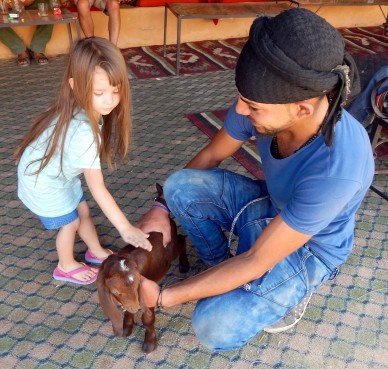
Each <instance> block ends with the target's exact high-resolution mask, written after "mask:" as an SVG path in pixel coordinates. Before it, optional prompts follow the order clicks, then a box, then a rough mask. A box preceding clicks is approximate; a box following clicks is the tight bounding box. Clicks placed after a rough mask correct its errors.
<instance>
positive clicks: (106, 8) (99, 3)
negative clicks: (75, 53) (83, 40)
mask: <svg viewBox="0 0 388 369" xmlns="http://www.w3.org/2000/svg"><path fill="white" fill-rule="evenodd" d="M74 3H75V5H76V6H77V10H78V18H79V23H80V25H81V28H82V31H83V33H84V35H85V37H92V36H94V24H93V19H92V14H91V12H90V8H91V7H92V5H93V6H95V7H96V8H98V9H100V10H102V11H103V12H104V13H105V14H107V15H108V17H109V21H108V31H109V41H110V42H112V43H113V44H114V45H116V46H117V41H118V39H119V34H120V25H121V19H120V0H74Z"/></svg>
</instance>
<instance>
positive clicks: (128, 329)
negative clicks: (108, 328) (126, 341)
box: [122, 311, 134, 337]
mask: <svg viewBox="0 0 388 369" xmlns="http://www.w3.org/2000/svg"><path fill="white" fill-rule="evenodd" d="M133 322H134V318H133V314H132V313H130V312H128V311H126V312H124V319H123V336H122V337H128V336H130V335H131V333H132V331H133Z"/></svg>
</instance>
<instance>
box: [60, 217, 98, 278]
mask: <svg viewBox="0 0 388 369" xmlns="http://www.w3.org/2000/svg"><path fill="white" fill-rule="evenodd" d="M79 225H80V220H79V219H76V220H75V221H74V222H71V223H70V224H66V225H65V226H63V227H62V228H61V229H60V230H59V232H58V234H57V239H56V248H57V252H58V259H59V260H58V267H59V269H61V270H62V271H64V272H71V271H73V270H75V269H78V268H81V267H82V266H83V264H81V263H80V262H78V261H76V260H75V259H74V240H75V234H76V232H77V229H78V227H79ZM96 274H97V269H95V268H91V269H89V270H86V271H83V272H80V273H77V274H74V275H73V277H74V278H76V279H79V280H81V281H87V280H89V279H90V278H92V277H93V276H94V275H96Z"/></svg>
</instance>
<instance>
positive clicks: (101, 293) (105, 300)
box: [97, 278, 117, 318]
mask: <svg viewBox="0 0 388 369" xmlns="http://www.w3.org/2000/svg"><path fill="white" fill-rule="evenodd" d="M97 293H98V300H99V302H100V305H101V308H102V311H103V312H104V314H105V316H106V317H108V318H109V312H110V311H111V309H112V306H113V305H114V307H115V308H117V307H116V304H114V302H113V299H112V295H111V293H110V291H109V289H108V287H106V286H105V283H104V281H103V279H102V278H97Z"/></svg>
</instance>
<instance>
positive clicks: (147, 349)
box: [142, 341, 156, 354]
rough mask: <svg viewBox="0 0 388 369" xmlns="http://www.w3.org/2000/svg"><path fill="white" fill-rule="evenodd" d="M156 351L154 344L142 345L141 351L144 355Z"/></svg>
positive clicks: (145, 343)
mask: <svg viewBox="0 0 388 369" xmlns="http://www.w3.org/2000/svg"><path fill="white" fill-rule="evenodd" d="M155 349H156V342H145V341H144V343H143V346H142V350H143V352H145V353H146V354H149V353H150V352H152V351H154V350H155Z"/></svg>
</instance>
